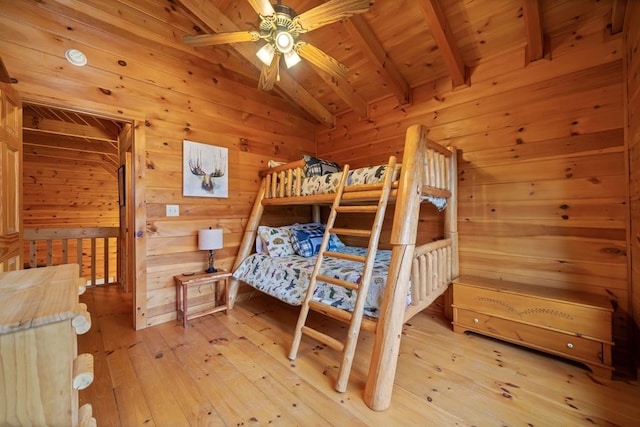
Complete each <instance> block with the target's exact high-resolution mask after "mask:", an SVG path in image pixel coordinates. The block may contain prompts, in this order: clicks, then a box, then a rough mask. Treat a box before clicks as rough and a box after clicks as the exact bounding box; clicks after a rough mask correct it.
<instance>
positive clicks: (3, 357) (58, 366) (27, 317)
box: [0, 264, 96, 427]
mask: <svg viewBox="0 0 640 427" xmlns="http://www.w3.org/2000/svg"><path fill="white" fill-rule="evenodd" d="M82 283H83V280H81V279H79V268H78V265H77V264H68V265H61V266H55V267H44V268H37V269H31V270H20V271H13V272H8V273H3V274H0V390H3V393H2V394H3V396H2V399H0V425H38V426H39V425H42V426H44V425H47V426H83V427H86V426H93V425H95V424H96V422H95V419H94V418H93V417H92V414H91V405H89V404H86V405H83V407H82V408H78V390H81V389H84V388H85V387H87V386H88V385H89V384H91V382H92V381H93V356H92V355H91V354H81V355H78V354H77V338H76V334H79V333H84V332H86V331H88V330H89V328H90V327H91V317H90V316H89V313H88V312H87V310H86V306H85V305H84V304H81V303H79V300H78V295H79V293H80V292H81V291H83V290H84V286H83V285H82Z"/></svg>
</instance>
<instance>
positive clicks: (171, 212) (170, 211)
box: [167, 205, 180, 216]
mask: <svg viewBox="0 0 640 427" xmlns="http://www.w3.org/2000/svg"><path fill="white" fill-rule="evenodd" d="M167 216H180V205H167Z"/></svg>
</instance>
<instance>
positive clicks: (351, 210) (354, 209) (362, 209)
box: [336, 205, 378, 213]
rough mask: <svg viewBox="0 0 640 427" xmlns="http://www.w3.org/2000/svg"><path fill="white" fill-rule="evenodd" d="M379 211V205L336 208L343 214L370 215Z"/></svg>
mask: <svg viewBox="0 0 640 427" xmlns="http://www.w3.org/2000/svg"><path fill="white" fill-rule="evenodd" d="M377 210H378V205H359V206H336V212H342V213H370V212H376V211H377Z"/></svg>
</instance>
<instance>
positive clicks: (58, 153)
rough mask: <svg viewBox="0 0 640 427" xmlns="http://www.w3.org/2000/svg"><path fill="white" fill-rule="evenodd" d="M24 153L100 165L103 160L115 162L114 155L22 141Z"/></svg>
mask: <svg viewBox="0 0 640 427" xmlns="http://www.w3.org/2000/svg"><path fill="white" fill-rule="evenodd" d="M23 151H24V155H25V156H26V155H33V156H42V157H49V158H55V159H64V160H69V161H80V162H87V163H95V164H96V165H100V164H102V163H103V162H105V161H108V162H109V163H112V164H117V160H118V158H117V156H116V155H107V154H102V153H88V152H83V151H77V150H70V149H65V148H59V147H49V146H39V145H33V144H29V143H24V147H23Z"/></svg>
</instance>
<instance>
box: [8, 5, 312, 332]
mask: <svg viewBox="0 0 640 427" xmlns="http://www.w3.org/2000/svg"><path fill="white" fill-rule="evenodd" d="M108 4H109V2H100V1H96V2H93V1H89V2H33V1H29V2H12V1H3V2H2V7H0V52H1V55H2V59H3V60H4V62H5V65H6V66H7V68H8V70H9V72H10V74H11V76H12V77H14V78H16V79H17V80H18V82H17V84H15V85H14V86H15V88H16V90H18V91H20V92H21V94H22V96H23V97H24V98H25V99H28V100H32V101H37V102H40V103H46V104H52V105H56V106H61V107H67V108H74V109H79V110H84V111H88V112H93V113H98V114H104V115H106V116H108V117H116V118H119V117H121V118H122V120H123V121H124V120H127V121H129V120H133V119H135V120H140V121H142V122H144V123H146V128H145V141H146V153H145V162H146V177H145V179H146V184H147V192H146V197H145V202H146V203H145V204H144V205H143V206H142V207H141V209H146V214H147V230H146V238H147V254H146V255H147V263H146V265H147V269H146V274H147V283H138V284H136V286H145V287H146V296H147V298H146V301H144V302H143V303H142V306H143V307H145V312H144V313H143V315H144V318H145V319H146V324H144V325H138V326H139V327H145V326H148V325H152V324H156V323H160V322H164V321H169V320H171V319H175V316H176V313H175V292H174V285H173V275H175V274H180V273H183V272H188V271H197V270H200V269H204V268H205V264H206V259H205V254H204V253H202V252H201V251H198V250H197V238H196V236H197V230H198V229H200V228H206V227H209V226H213V227H221V228H223V229H224V231H225V234H224V242H225V243H224V249H223V250H221V251H219V252H218V253H217V257H216V260H217V266H219V267H222V268H230V267H231V265H232V263H233V258H234V255H235V253H236V252H237V247H238V244H239V242H240V239H241V233H242V231H243V227H244V222H245V220H246V219H247V217H248V215H249V212H250V209H251V207H252V204H253V200H254V198H255V196H256V192H257V188H258V185H259V180H258V170H259V169H260V168H262V167H264V166H265V165H266V162H267V161H268V160H269V159H272V158H273V159H279V160H286V159H289V158H296V157H297V158H299V157H300V156H301V155H302V153H313V152H314V151H315V142H314V129H315V125H314V124H313V123H311V122H310V121H309V120H307V119H305V118H301V117H300V113H299V112H297V111H295V110H294V109H293V108H292V107H291V106H290V104H289V103H287V102H285V101H282V100H279V99H277V98H274V97H271V96H268V95H266V94H262V93H260V92H259V91H257V90H256V89H255V88H253V87H250V86H245V85H243V84H239V83H237V82H236V81H233V80H230V79H229V78H228V77H226V76H225V75H221V74H220V73H218V72H217V71H218V70H215V69H211V67H210V65H208V66H207V65H206V64H207V63H205V61H204V60H203V59H202V58H204V57H205V56H206V55H217V54H218V53H216V52H215V51H213V50H212V51H210V52H209V51H208V50H207V49H200V50H194V49H192V48H188V47H186V46H184V44H183V43H182V41H181V40H180V36H178V35H176V34H185V33H188V32H189V31H192V29H191V27H192V23H191V22H189V21H188V20H187V19H186V18H184V17H183V16H182V15H181V14H180V13H177V12H176V11H174V10H172V9H171V8H166V7H165V3H164V2H154V1H135V2H134V1H131V2H127V1H123V2H121V3H120V4H119V6H118V8H109V7H107V5H108ZM127 4H130V6H127ZM154 17H160V18H154ZM141 20H144V21H145V26H146V28H150V27H153V31H150V30H147V29H145V27H142V26H141V25H139V22H141ZM105 22H107V23H108V24H105ZM105 25H107V26H108V28H106V29H105V28H104V27H105ZM34 46H37V47H34ZM72 47H73V48H79V49H81V50H83V51H84V52H85V53H86V54H87V55H88V60H89V63H88V65H87V66H86V67H83V68H78V67H74V66H72V65H70V64H69V63H67V62H66V60H65V59H64V56H63V55H64V52H65V50H66V49H67V48H72ZM221 60H225V61H226V63H228V64H229V66H230V67H232V68H233V67H234V61H235V60H234V58H231V57H229V58H223V59H221ZM238 67H239V66H238ZM242 67H243V69H245V70H246V66H244V65H243V66H242ZM183 139H189V140H193V141H198V142H203V143H207V144H212V145H217V146H221V147H227V148H228V149H229V168H228V170H229V178H230V179H229V182H230V185H229V194H230V197H229V198H227V199H213V198H193V197H190V198H188V197H183V196H182V187H181V182H182V141H183ZM34 161H37V162H38V163H39V160H34ZM29 162H30V163H28V164H27V165H25V167H29V168H30V169H37V168H38V166H36V165H34V164H32V163H31V160H29ZM70 166H71V165H70ZM44 167H45V168H46V167H47V165H44ZM60 167H62V166H60ZM61 172H62V171H61ZM52 173H53V172H52ZM79 174H82V173H79ZM52 185H54V184H52ZM27 191H29V192H31V191H35V190H33V187H31V185H30V186H29V187H27ZM114 191H115V189H114ZM166 204H178V205H179V206H180V216H179V217H177V218H173V217H171V218H167V217H165V205H166ZM43 213H44V212H43ZM295 215H296V213H292V216H294V217H295ZM27 224H28V222H26V221H25V226H26V225H27Z"/></svg>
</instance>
